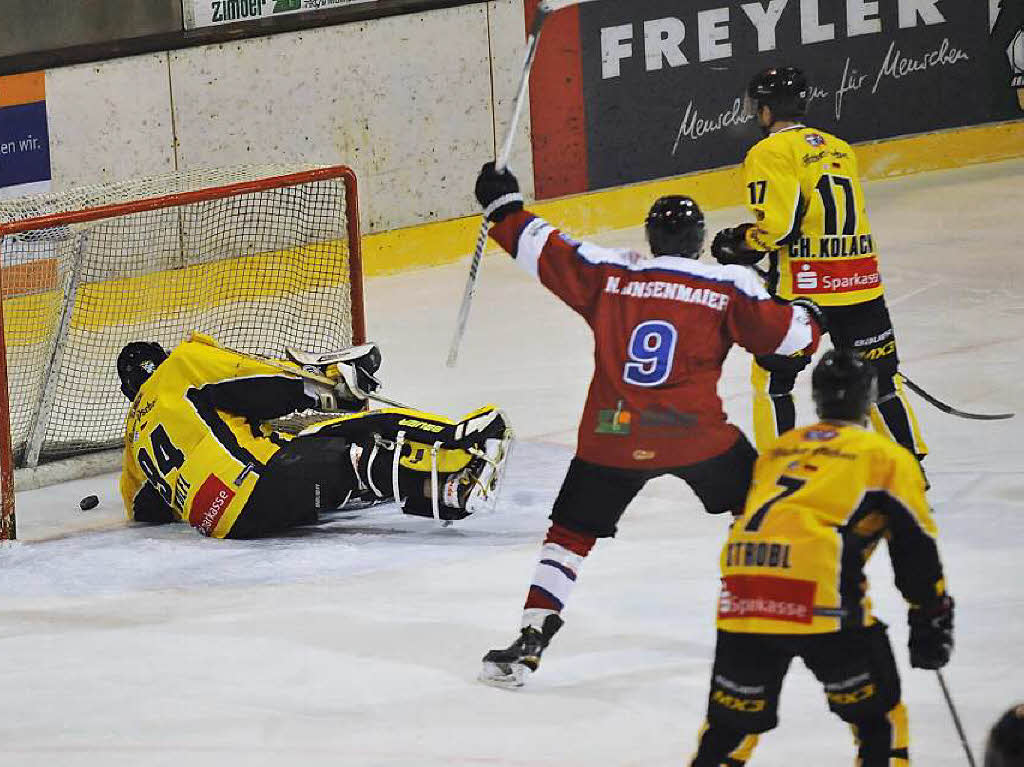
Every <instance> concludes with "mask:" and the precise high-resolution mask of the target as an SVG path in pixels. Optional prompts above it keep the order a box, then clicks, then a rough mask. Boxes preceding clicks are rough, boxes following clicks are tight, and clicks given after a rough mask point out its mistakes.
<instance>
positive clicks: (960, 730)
mask: <svg viewBox="0 0 1024 767" xmlns="http://www.w3.org/2000/svg"><path fill="white" fill-rule="evenodd" d="M935 676H937V677H938V678H939V686H940V687H942V695H943V696H944V697H945V698H946V705H947V706H949V713H950V714H951V715H952V717H953V725H954V726H955V727H956V732H957V735H959V736H960V745H962V746H963V747H964V753H965V754H967V763H968V764H969V765H970V766H971V767H977V765H975V763H974V754H973V753H971V746H970V744H968V742H967V736H966V735H965V734H964V726H963V724H961V723H960V716H959V715H958V714H957V712H956V706H954V705H953V696H951V695H950V694H949V688H948V687H947V686H946V678H945V677H944V676H942V671H941V670H940V669H935Z"/></svg>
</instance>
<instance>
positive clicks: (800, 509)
mask: <svg viewBox="0 0 1024 767" xmlns="http://www.w3.org/2000/svg"><path fill="white" fill-rule="evenodd" d="M811 383H812V390H813V394H814V401H815V405H816V406H817V410H818V416H819V418H820V419H821V420H820V421H819V422H818V423H816V424H814V425H812V426H806V427H802V428H799V429H793V430H791V431H789V432H787V433H786V434H784V435H782V436H781V437H779V439H778V440H776V441H775V442H774V443H773V444H772V445H769V446H768V447H767V448H766V449H765V450H764V451H763V452H762V453H761V456H760V457H759V458H758V460H757V463H756V464H755V467H754V478H753V483H752V485H751V489H750V493H749V494H748V496H747V502H746V505H745V506H744V509H743V513H742V514H741V515H740V516H739V517H738V518H737V519H736V520H735V521H734V522H733V525H732V527H731V529H730V532H729V537H728V540H727V541H726V543H725V545H724V546H723V548H722V553H721V559H720V564H721V571H722V590H721V595H720V599H719V606H718V640H717V643H716V647H715V660H714V669H713V671H712V677H711V689H710V692H709V696H708V713H707V721H706V722H705V725H704V727H703V728H702V730H701V732H700V735H699V745H698V751H697V754H696V756H695V757H694V759H693V761H692V762H691V766H692V767H718V765H724V764H729V765H743V764H746V762H747V760H748V759H749V758H750V755H751V752H752V751H753V748H754V746H755V744H756V743H757V738H758V735H759V734H760V733H763V732H767V731H768V730H771V729H772V728H774V727H775V726H776V724H777V723H778V714H777V710H778V702H779V693H780V690H781V688H782V680H783V678H784V677H785V675H786V673H787V670H788V668H789V665H790V663H791V662H792V660H793V658H801V659H802V660H803V662H804V665H805V666H807V668H808V669H810V671H811V672H812V673H813V674H814V675H815V677H816V678H817V679H818V681H819V682H820V683H821V685H822V687H823V689H824V693H825V699H826V702H827V703H828V707H829V709H830V710H831V711H832V712H833V713H834V714H836V715H837V716H839V717H840V718H841V719H842V720H843V721H845V722H846V723H848V724H849V725H850V726H851V727H852V729H853V732H854V736H855V738H856V740H857V744H858V745H857V748H858V757H857V764H859V765H863V766H864V767H906V765H908V764H909V756H908V753H909V742H908V741H909V734H908V728H907V712H906V708H905V707H904V705H903V703H902V701H901V692H900V678H899V673H898V671H897V669H896V663H895V660H894V658H893V652H892V647H891V645H890V643H889V638H888V635H887V633H886V625H885V624H884V623H883V622H882V621H880V620H879V619H878V618H876V617H875V615H874V614H873V612H872V609H871V600H870V598H869V597H868V583H867V579H866V577H865V575H864V566H865V564H866V563H867V560H868V559H869V558H870V557H871V555H872V553H873V552H874V551H875V549H876V548H877V546H878V544H879V543H880V542H881V541H882V539H883V538H884V539H886V540H887V542H888V547H889V557H890V559H891V560H892V567H893V572H894V573H895V579H896V586H897V588H898V589H899V590H900V592H901V593H902V594H903V596H904V598H905V599H906V600H907V602H908V603H909V605H910V609H909V613H908V620H909V623H910V641H909V649H910V664H911V665H912V666H914V667H915V668H924V669H938V668H941V667H942V666H944V665H945V664H946V663H947V661H948V660H949V657H950V653H951V651H952V647H953V600H952V598H951V597H950V596H949V595H948V594H947V593H946V585H945V579H944V576H943V569H942V563H941V561H940V559H939V551H938V546H937V544H936V538H937V530H936V527H935V522H934V520H933V518H932V515H931V511H930V509H929V507H928V502H927V500H926V498H925V487H924V484H925V483H924V478H923V476H922V474H921V471H920V469H919V467H918V465H917V462H916V461H915V460H914V457H913V456H912V455H910V453H908V452H907V451H906V450H905V449H904V448H902V447H900V446H899V445H897V444H895V443H893V442H892V441H891V440H889V439H888V438H886V437H884V436H882V435H880V434H876V433H874V432H871V431H868V430H866V429H864V428H863V425H864V424H865V423H866V420H867V418H866V417H867V412H868V408H869V407H870V405H871V402H872V399H873V397H874V395H875V392H876V383H875V376H874V370H873V368H872V367H871V366H870V365H868V364H867V363H866V362H864V361H863V360H862V359H860V358H859V357H857V356H856V355H855V354H854V353H853V352H851V351H850V350H845V349H844V350H838V351H836V350H831V351H829V352H827V353H826V354H825V355H824V357H822V359H821V362H820V363H819V364H818V366H817V367H816V368H815V369H814V373H813V375H812V379H811ZM825 761H828V760H825ZM830 763H831V762H830Z"/></svg>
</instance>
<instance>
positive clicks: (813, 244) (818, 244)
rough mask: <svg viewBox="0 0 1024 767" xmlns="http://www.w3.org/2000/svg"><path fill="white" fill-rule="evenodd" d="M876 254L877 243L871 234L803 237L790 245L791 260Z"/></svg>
mask: <svg viewBox="0 0 1024 767" xmlns="http://www.w3.org/2000/svg"><path fill="white" fill-rule="evenodd" d="M874 252H875V243H874V240H873V239H872V238H871V235H870V234H848V235H847V234H839V235H832V236H827V237H801V238H800V239H798V240H795V241H794V242H792V243H791V244H790V245H789V257H790V258H849V257H850V256H867V255H870V254H872V253H874Z"/></svg>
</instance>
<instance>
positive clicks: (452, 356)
mask: <svg viewBox="0 0 1024 767" xmlns="http://www.w3.org/2000/svg"><path fill="white" fill-rule="evenodd" d="M590 2H594V0H543V2H541V4H540V5H538V6H537V10H536V12H535V15H534V17H533V25H532V26H531V27H530V34H529V36H528V37H527V38H526V55H525V56H524V57H523V71H522V74H521V75H520V77H519V89H518V90H517V92H516V99H515V102H514V104H513V107H512V120H511V121H510V122H509V124H508V128H506V130H505V140H504V141H503V142H502V145H501V151H500V152H499V153H498V156H497V157H496V158H495V159H494V168H495V170H497V171H498V173H501V172H502V171H503V170H505V168H507V167H508V158H509V155H510V154H511V153H512V141H513V139H514V138H515V134H516V128H517V127H518V125H519V117H520V115H521V114H522V112H523V97H524V96H525V95H526V84H527V82H528V81H529V79H530V69H531V68H532V67H533V60H534V58H535V57H536V54H537V43H538V42H539V41H540V31H541V29H542V28H543V27H544V22H545V21H546V20H547V18H548V16H550V15H551V14H552V13H554V12H555V11H559V10H561V9H562V8H568V7H569V6H571V5H581V4H582V3H590ZM487 224H488V221H487V216H486V215H485V216H483V218H482V220H481V221H480V233H479V234H478V235H477V238H476V249H475V250H474V251H473V260H472V261H470V264H469V275H468V276H467V277H466V287H465V289H464V290H463V292H462V303H461V304H459V314H458V316H457V318H456V320H455V334H454V335H453V336H452V343H451V346H450V347H449V348H448V360H447V365H448V367H450V368H452V367H455V362H456V360H458V358H459V346H461V345H462V337H463V336H464V335H465V334H466V322H467V320H468V319H469V307H470V305H471V304H472V303H473V292H474V291H475V290H476V278H477V273H478V272H479V270H480V259H481V258H482V257H483V255H484V246H485V245H486V244H487Z"/></svg>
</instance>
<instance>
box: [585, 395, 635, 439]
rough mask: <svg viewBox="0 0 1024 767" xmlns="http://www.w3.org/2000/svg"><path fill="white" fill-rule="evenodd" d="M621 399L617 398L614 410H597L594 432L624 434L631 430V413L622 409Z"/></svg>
mask: <svg viewBox="0 0 1024 767" xmlns="http://www.w3.org/2000/svg"><path fill="white" fill-rule="evenodd" d="M623 405H624V403H623V401H622V400H619V401H618V404H616V406H615V409H614V410H598V411H597V428H595V429H594V433H595V434H618V435H620V436H625V435H627V434H629V432H630V431H631V428H630V424H631V423H632V422H633V414H632V413H631V412H629V411H628V410H623Z"/></svg>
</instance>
